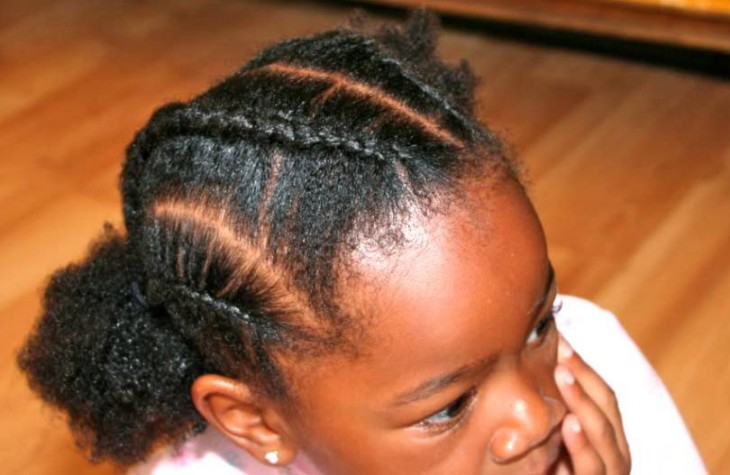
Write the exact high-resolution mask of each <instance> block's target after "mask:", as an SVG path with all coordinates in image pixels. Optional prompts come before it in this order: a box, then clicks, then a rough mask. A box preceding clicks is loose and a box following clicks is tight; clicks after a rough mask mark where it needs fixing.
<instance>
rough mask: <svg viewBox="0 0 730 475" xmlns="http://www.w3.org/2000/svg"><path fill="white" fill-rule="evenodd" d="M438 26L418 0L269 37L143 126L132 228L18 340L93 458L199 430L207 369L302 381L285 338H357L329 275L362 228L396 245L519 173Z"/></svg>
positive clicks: (125, 180)
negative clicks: (403, 11)
mask: <svg viewBox="0 0 730 475" xmlns="http://www.w3.org/2000/svg"><path fill="white" fill-rule="evenodd" d="M437 27H438V25H437V21H436V19H435V18H434V17H432V16H431V15H429V14H427V13H424V12H422V11H419V12H415V13H413V14H412V15H411V16H410V18H409V20H408V21H407V22H406V23H405V24H403V25H394V26H393V25H391V26H384V27H380V28H377V29H372V30H366V29H363V28H360V27H358V26H350V27H343V28H339V29H336V30H333V31H329V32H325V33H321V34H318V35H314V36H311V37H305V38H298V39H294V40H290V41H285V42H282V43H279V44H276V45H273V46H271V47H269V48H268V49H266V50H264V51H263V52H262V53H261V54H259V55H258V56H257V57H255V58H254V59H253V60H251V61H250V62H248V63H247V64H246V65H244V66H243V68H242V69H240V70H239V71H237V72H236V73H235V74H233V75H231V76H230V77H228V78H226V79H225V80H223V81H222V82H221V83H219V84H217V85H215V86H214V87H212V88H211V89H209V90H208V91H206V92H204V93H203V94H201V95H200V96H198V97H196V98H194V99H192V100H190V101H189V102H175V103H171V104H167V105H164V106H163V107H161V108H159V109H158V110H157V111H155V112H154V114H153V115H152V117H151V118H150V120H149V122H148V123H147V124H146V125H145V126H144V128H142V129H141V130H140V131H139V132H138V133H137V135H136V137H135V138H134V140H133V141H132V143H131V144H130V146H129V147H128V149H127V157H126V160H125V162H124V165H123V170H122V174H121V177H120V187H121V191H122V198H123V211H124V221H125V223H124V224H125V228H126V232H122V231H119V230H116V229H114V228H113V227H112V226H111V225H109V224H107V225H105V228H104V231H103V233H102V234H101V235H100V236H99V237H98V238H97V239H96V240H95V241H94V242H93V243H92V245H91V247H90V249H89V253H88V255H87V257H86V258H85V259H84V260H83V261H82V262H80V263H74V264H71V265H68V266H66V267H64V268H62V269H59V270H57V271H56V272H55V273H54V274H53V275H52V276H51V278H50V281H49V283H48V285H47V287H46V290H45V294H44V300H43V314H42V315H41V318H40V319H39V321H38V323H37V325H36V327H35V330H34V332H33V333H32V335H31V336H30V338H29V339H28V341H27V343H26V344H25V346H24V347H23V348H22V350H21V352H20V354H19V357H18V361H19V365H20V367H21V369H22V370H23V371H24V372H25V373H26V375H27V376H28V378H29V380H30V384H31V386H32V387H33V388H34V390H35V391H37V392H38V393H39V394H40V395H41V396H42V398H43V399H44V400H45V401H47V402H48V403H50V404H52V405H54V406H56V407H58V408H60V409H62V410H63V411H65V412H66V413H67V415H68V417H69V423H70V425H71V427H72V429H73V430H74V433H75V435H76V437H77V440H78V442H79V444H80V445H81V446H82V447H84V448H86V449H88V450H89V451H90V453H91V456H92V458H93V459H95V460H101V459H110V460H112V461H115V462H117V463H118V464H121V465H129V464H132V463H135V462H137V461H139V460H142V459H143V458H144V457H145V456H146V455H148V454H149V453H150V452H151V450H153V449H154V448H155V447H157V446H159V445H160V444H164V443H177V442H180V441H181V440H182V439H184V438H185V437H187V436H189V435H190V434H194V433H197V432H199V431H201V430H202V429H203V428H204V427H205V423H204V421H203V419H202V418H201V416H200V415H199V414H198V413H197V412H196V410H195V408H194V406H193V404H192V402H191V396H190V387H191V385H192V383H193V381H194V380H195V379H196V378H197V377H199V376H201V375H203V374H206V373H216V374H222V375H227V376H230V377H235V378H241V379H243V380H245V381H246V382H247V383H248V384H250V385H252V386H253V387H254V388H256V390H257V391H260V393H261V394H263V395H265V396H267V397H271V398H289V397H291V396H292V394H291V388H290V387H289V385H288V384H287V380H286V377H285V375H284V374H282V371H281V369H280V368H279V366H278V365H277V360H276V357H275V355H277V354H293V355H296V356H309V357H315V356H316V355H321V354H328V353H331V352H333V351H341V350H343V349H344V348H346V347H348V346H349V345H350V344H351V345H355V344H356V341H355V340H356V339H353V338H352V335H355V334H358V332H356V331H353V329H354V328H355V327H357V325H358V324H357V319H355V318H352V316H348V315H346V314H345V312H343V311H342V308H341V306H340V305H338V300H337V292H336V291H337V285H336V284H337V277H338V269H340V268H341V267H342V266H343V265H346V262H347V256H348V255H349V253H350V252H351V251H352V250H353V249H354V247H355V246H356V245H357V243H358V242H361V241H362V240H363V239H375V242H378V243H379V244H380V245H382V246H395V245H398V243H400V242H401V239H402V237H401V236H400V233H399V232H398V229H399V223H400V224H402V222H403V219H404V216H407V214H408V213H409V212H410V211H409V210H412V209H417V210H419V211H420V212H424V213H428V212H429V211H432V210H434V209H435V208H436V207H437V206H438V205H437V203H440V202H445V201H450V199H451V198H455V197H457V196H458V191H459V183H460V182H461V181H462V180H465V179H468V178H473V177H476V176H478V175H484V173H485V172H486V171H489V170H491V171H492V172H493V173H492V172H490V173H489V174H488V175H489V176H498V175H501V174H508V175H513V174H514V171H513V169H512V165H511V162H510V160H509V159H508V156H507V155H508V154H507V153H506V151H505V147H504V145H503V144H502V142H501V141H500V140H499V139H498V138H497V137H496V136H495V135H494V134H493V133H492V132H490V131H489V130H487V129H485V128H484V127H483V126H481V125H480V124H479V123H478V121H477V120H476V119H475V118H474V111H473V104H472V99H473V88H474V83H475V81H474V78H473V75H472V74H471V72H470V70H469V68H468V66H467V65H466V64H465V63H462V64H461V65H459V66H458V67H449V66H447V65H445V64H444V63H442V62H441V61H440V60H439V59H438V58H437V57H436V56H435V47H436V34H435V32H436V30H437Z"/></svg>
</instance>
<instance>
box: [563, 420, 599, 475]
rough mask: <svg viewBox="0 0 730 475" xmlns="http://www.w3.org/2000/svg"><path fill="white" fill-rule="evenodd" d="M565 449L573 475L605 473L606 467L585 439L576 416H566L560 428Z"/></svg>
mask: <svg viewBox="0 0 730 475" xmlns="http://www.w3.org/2000/svg"><path fill="white" fill-rule="evenodd" d="M560 430H561V433H562V436H563V441H564V442H565V447H566V448H567V449H568V453H569V454H570V461H571V464H572V466H573V472H572V473H573V474H575V475H599V474H603V473H606V466H605V464H604V463H603V460H601V456H600V455H599V454H598V452H597V451H596V449H595V448H594V447H593V445H592V444H591V443H590V441H589V440H588V438H587V437H586V434H585V432H584V431H583V427H582V426H581V423H580V420H579V419H578V416H576V415H575V414H568V415H566V416H565V418H564V419H563V425H562V427H561V428H560Z"/></svg>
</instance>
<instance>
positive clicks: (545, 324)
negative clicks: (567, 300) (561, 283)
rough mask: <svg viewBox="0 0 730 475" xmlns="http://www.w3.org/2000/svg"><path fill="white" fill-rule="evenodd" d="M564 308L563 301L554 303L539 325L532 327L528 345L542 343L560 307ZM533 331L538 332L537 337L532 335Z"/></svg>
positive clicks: (527, 341)
mask: <svg viewBox="0 0 730 475" xmlns="http://www.w3.org/2000/svg"><path fill="white" fill-rule="evenodd" d="M562 308H563V302H558V303H557V304H555V305H553V306H552V308H551V309H550V312H548V314H547V315H545V316H544V317H542V318H541V319H540V321H539V322H537V325H535V327H534V328H533V329H532V331H531V332H530V334H529V335H528V336H527V340H526V343H527V344H528V345H537V344H540V343H542V341H543V340H544V339H545V335H547V332H548V331H549V330H550V327H551V326H552V325H553V324H554V323H555V315H557V314H558V313H560V309H562ZM533 333H535V334H536V336H535V338H533V337H532V335H533Z"/></svg>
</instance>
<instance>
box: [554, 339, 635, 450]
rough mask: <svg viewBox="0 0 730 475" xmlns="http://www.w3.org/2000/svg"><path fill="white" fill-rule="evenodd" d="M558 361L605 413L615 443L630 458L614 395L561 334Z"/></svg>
mask: <svg viewBox="0 0 730 475" xmlns="http://www.w3.org/2000/svg"><path fill="white" fill-rule="evenodd" d="M558 345H559V346H558V359H559V362H560V363H561V364H563V365H565V366H566V367H567V368H568V369H569V370H570V371H571V373H572V374H574V375H575V377H576V379H577V380H578V381H579V383H580V386H581V388H583V390H584V391H585V392H586V394H587V395H588V397H589V398H590V399H591V400H593V401H594V402H595V403H596V404H597V405H598V407H599V408H600V410H601V411H602V412H603V413H604V414H605V416H606V417H607V418H608V420H609V421H610V423H611V427H612V428H613V431H614V432H615V439H616V443H617V444H618V446H619V450H620V451H621V454H622V455H623V458H624V459H625V460H629V459H630V454H629V446H628V442H627V441H626V435H625V432H624V427H623V421H622V419H621V411H620V409H619V406H618V401H617V400H616V395H615V394H614V392H613V390H612V389H611V387H610V386H608V384H606V382H605V381H604V380H603V378H601V376H600V375H598V373H596V372H595V371H594V370H593V368H591V367H590V366H589V365H588V364H587V363H586V362H585V361H584V360H583V358H581V357H580V355H578V354H577V353H575V351H573V349H572V348H571V346H570V345H569V344H568V342H567V341H565V339H564V338H563V337H562V336H561V337H560V341H559V344H558Z"/></svg>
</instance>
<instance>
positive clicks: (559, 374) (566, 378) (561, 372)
mask: <svg viewBox="0 0 730 475" xmlns="http://www.w3.org/2000/svg"><path fill="white" fill-rule="evenodd" d="M555 381H556V382H557V383H558V384H559V385H561V386H570V385H571V384H574V383H575V376H573V373H571V372H570V370H569V369H568V368H566V367H565V366H563V365H558V366H557V367H556V368H555Z"/></svg>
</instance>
